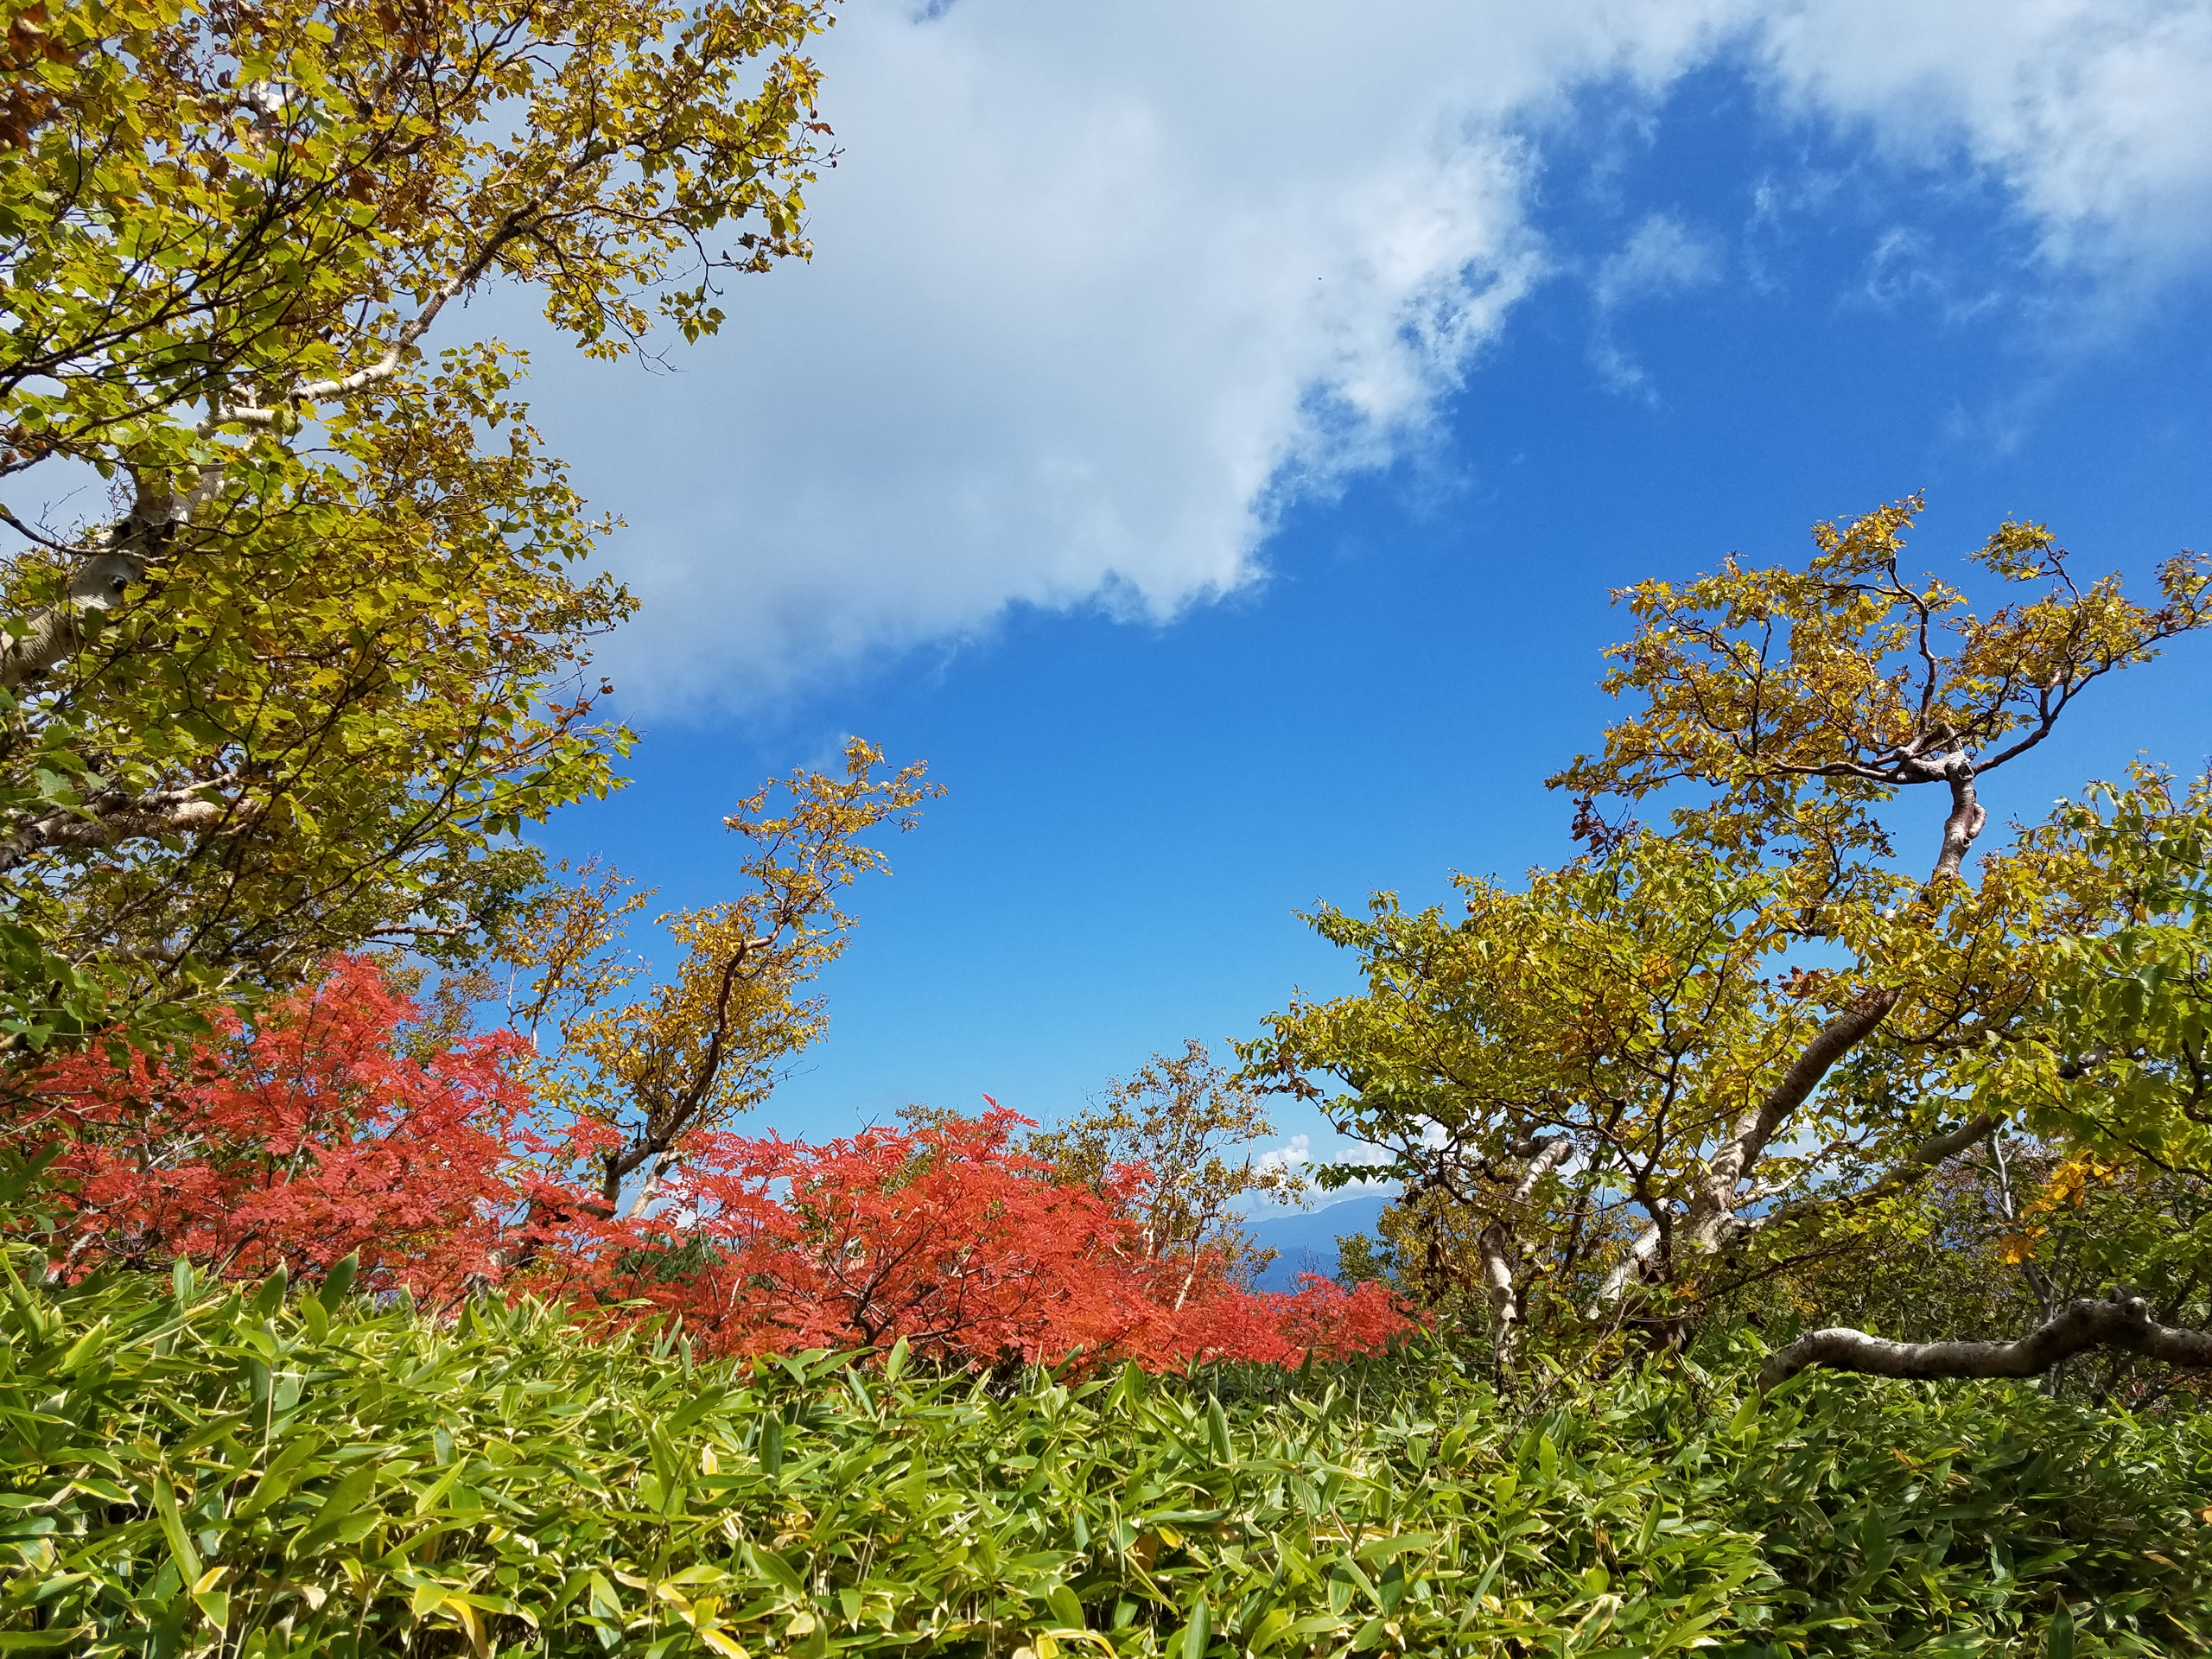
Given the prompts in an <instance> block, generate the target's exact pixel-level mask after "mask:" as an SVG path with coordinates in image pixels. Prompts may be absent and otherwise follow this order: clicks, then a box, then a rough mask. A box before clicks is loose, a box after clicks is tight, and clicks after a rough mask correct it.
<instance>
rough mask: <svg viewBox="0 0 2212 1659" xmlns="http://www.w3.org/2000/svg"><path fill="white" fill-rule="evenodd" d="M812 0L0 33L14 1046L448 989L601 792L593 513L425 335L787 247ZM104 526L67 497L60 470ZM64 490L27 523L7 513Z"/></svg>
mask: <svg viewBox="0 0 2212 1659" xmlns="http://www.w3.org/2000/svg"><path fill="white" fill-rule="evenodd" d="M825 5H826V0H708V3H706V4H703V5H699V6H690V7H681V6H676V5H673V4H666V3H658V0H611V3H599V0H594V3H593V4H589V5H582V4H576V3H569V0H556V3H554V4H551V5H546V4H536V3H534V4H531V5H518V4H514V3H511V0H481V3H480V0H373V3H367V0H331V3H322V0H271V3H261V4H254V5H242V4H238V3H233V0H152V3H151V4H149V5H122V4H119V3H113V0H84V3H72V4H70V5H67V6H63V7H56V6H54V5H53V4H52V3H51V0H0V21H4V28H0V38H4V41H5V42H6V46H5V50H6V52H7V54H8V55H9V59H10V67H11V68H12V69H13V71H14V73H13V74H12V76H11V77H10V89H9V91H8V92H6V94H5V96H4V99H0V248H4V251H3V252H0V322H3V323H4V326H0V478H4V479H6V480H10V485H9V488H10V506H9V507H7V508H0V518H4V522H6V523H8V524H10V525H11V526H12V527H13V528H14V529H15V530H16V531H17V532H18V533H19V534H20V535H21V536H22V538H23V544H22V546H21V547H20V548H18V549H17V550H15V551H14V552H13V553H12V554H11V555H10V557H9V560H8V563H7V565H6V568H5V569H4V570H3V571H0V615H4V618H5V621H6V628H5V635H6V639H5V643H4V644H3V645H0V887H4V916H0V1045H4V1052H6V1053H7V1054H8V1055H10V1056H11V1057H13V1058H12V1060H11V1062H10V1063H11V1064H14V1065H16V1066H17V1067H18V1069H19V1070H20V1069H21V1068H22V1067H25V1066H29V1067H33V1068H35V1065H36V1064H37V1062H36V1060H35V1055H36V1053H37V1052H41V1051H44V1050H48V1049H50V1048H52V1047H54V1046H56V1045H62V1046H67V1045H68V1044H71V1043H76V1042H82V1041H85V1040H87V1039H91V1038H92V1037H94V1036H96V1035H103V1034H105V1035H107V1036H111V1037H117V1038H131V1039H138V1040H147V1041H154V1040H162V1039H168V1038H173V1037H175V1036H177V1035H179V1034H188V1033H190V1032H191V1031H192V1030H193V1029H194V1020H195V1019H196V1017H197V1014H198V1013H199V1012H200V1011H201V1010H205V1009H208V1008H212V1007H218V1006H224V1005H227V1004H230V1003H233V1002H236V1001H238V1000H239V999H241V998H243V997H246V996H249V995H253V994H258V993H261V992H264V991H271V990H282V989H283V988H285V987H287V986H289V985H292V984H295V983H297V982H300V981H301V980H302V979H303V978H305V977H308V976H312V975H313V974H314V973H315V971H317V969H319V967H320V965H321V963H323V962H324V961H325V960H326V959H327V957H328V956H329V955H330V954H331V953H332V952H333V951H334V950H351V949H353V948H355V947H357V946H359V945H362V944H370V943H377V942H382V943H385V944H400V945H405V946H407V947H408V948H410V949H412V950H417V951H422V952H428V953H430V954H433V955H436V954H440V953H444V954H448V955H454V954H458V955H465V954H466V953H467V950H469V949H470V948H471V947H472V944H473V942H474V940H476V939H477V938H479V937H480V933H481V931H482V929H483V928H484V926H485V925H486V924H487V923H492V922H496V921H497V920H498V919H499V918H500V917H501V916H502V915H503V914H505V912H507V911H508V910H510V909H511V908H512V905H513V903H514V902H515V900H516V898H517V896H518V894H519V893H522V892H524V891H525V890H526V889H527V888H528V887H529V886H530V884H531V880H533V878H534V876H535V873H536V866H535V861H534V859H533V858H532V856H531V855H529V854H528V853H527V852H525V851H522V850H519V849H517V848H516V847H515V846H514V845H513V844H512V840H511V837H512V835H513V833H514V832H515V831H516V830H517V829H518V826H519V825H520V824H522V823H524V822H525V821H529V820H532V819H536V818H538V817H543V814H544V813H545V812H547V811H548V810H551V809H552V808H553V807H555V806H557V805H559V804H563V803H564V802H568V801H571V800H575V799H576V798H580V797H583V796H587V795H591V794H594V793H598V792H601V791H604V790H606V789H607V788H608V787H609V786H610V785H611V784H612V782H613V778H612V772H611V765H612V761H613V756H614V755H615V754H616V753H619V752H620V749H621V748H622V747H623V746H624V744H625V743H626V736H625V734H621V733H620V732H619V731H616V730H614V729H612V728H608V727H607V726H606V725H605V724H603V723H602V722H601V721H599V720H598V719H597V718H596V716H595V715H594V699H595V697H596V696H598V695H599V694H600V692H601V691H602V690H604V687H603V686H599V685H597V683H595V682H594V681H593V680H592V679H591V677H589V676H588V674H587V673H586V672H585V670H584V652H585V649H586V647H587V645H588V640H589V639H590V638H591V636H593V635H594V633H596V632H599V631H601V630H603V629H604V628H606V627H607V626H610V625H611V624H613V622H614V621H616V620H619V619H620V617H621V616H623V615H624V614H626V612H627V610H628V608H629V601H628V600H627V599H626V596H624V595H623V594H621V593H620V590H619V589H617V588H614V587H613V586H612V585H611V584H609V583H607V582H605V581H604V580H599V579H586V578H582V577H580V576H578V575H575V574H574V573H575V570H576V569H577V566H578V562H579V561H580V560H582V558H583V557H584V556H586V555H587V554H588V552H589V551H590V550H591V547H592V544H593V540H594V536H595V535H596V534H597V533H598V531H600V530H601V528H603V526H602V525H601V524H594V523H593V522H592V521H590V520H589V519H588V518H586V517H585V516H584V513H583V510H582V504H581V502H580V501H579V500H578V499H577V498H576V497H575V494H574V493H573V492H572V491H571V490H570V489H569V486H568V483H567V481H566V479H565V476H564V474H563V470H562V468H561V467H560V465H559V463H558V462H557V461H553V460H551V459H550V458H549V457H547V456H546V455H545V454H543V452H542V450H541V449H540V448H539V447H538V445H537V439H536V436H535V435H534V433H533V432H532V431H531V429H530V427H529V424H528V421H527V414H526V410H524V407H523V406H522V405H521V404H518V403H517V402H516V401H515V400H514V398H513V397H512V381H513V378H514V377H515V375H516V373H517V372H518V367H519V364H520V359H519V355H518V353H513V352H512V351H510V350H509V349H507V348H506V347H505V346H501V345H500V344H499V343H498V342H496V341H488V340H486V341H463V342H461V343H458V344H455V345H453V346H448V347H446V348H444V349H443V350H442V351H441V352H439V353H438V354H437V355H435V356H432V355H430V354H429V353H431V351H432V332H433V328H434V326H435V325H437V324H438V323H439V322H440V321H441V319H442V318H446V317H448V315H452V314H454V313H455V312H457V310H458V308H457V307H454V304H453V302H454V301H456V300H463V301H465V300H466V299H467V297H468V296H470V295H472V294H473V293H475V292H477V291H480V289H482V288H483V287H484V286H485V285H486V283H515V282H519V283H524V284H526V285H529V286H531V287H533V288H535V289H537V290H538V291H539V292H540V293H542V294H543V296H544V300H545V304H546V312H547V315H548V316H549V318H550V321H552V322H553V323H554V325H555V326H556V327H558V328H560V329H562V330H563V331H564V332H566V333H568V334H571V335H573V336H575V338H576V339H577V340H580V341H581V342H582V345H583V346H584V347H585V348H586V349H587V350H588V351H591V352H594V353H600V354H615V353H620V352H623V351H626V350H628V349H630V348H631V346H632V344H633V342H634V341H635V340H637V339H638V337H639V335H640V334H642V332H643V331H644V330H645V328H646V327H647V326H648V324H649V323H650V321H652V317H653V315H655V314H656V313H658V315H660V316H661V317H662V318H663V319H664V320H665V321H669V322H671V323H673V324H674V325H675V326H676V327H677V328H678V329H679V330H680V331H681V332H682V333H683V334H685V335H687V336H695V335H696V334H700V333H702V332H710V331H712V330H713V329H714V328H715V327H716V326H717V325H718V324H719V322H720V321H721V310H720V309H719V308H718V307H717V305H716V304H715V296H716V288H715V283H716V279H717V278H718V277H719V276H720V275H721V274H722V273H727V272H733V271H748V270H764V269H766V267H767V266H768V265H769V264H772V262H773V261H775V260H777V259H779V258H782V257H788V256H791V255H794V254H803V253H804V243H803V242H802V241H801V239H800V238H799V235H798V214H799V212H800V208H801V198H800V190H801V188H802V186H803V185H804V183H805V182H806V181H807V180H808V179H809V178H810V176H811V171H810V169H811V168H812V167H813V166H814V164H815V162H816V161H817V157H818V156H819V154H820V151H819V149H818V147H817V137H818V135H819V134H821V133H822V132H823V131H825V130H826V129H824V128H823V127H822V126H821V125H820V124H819V123H818V122H817V120H816V119H815V118H814V99H815V93H816V87H817V79H816V75H815V72H814V69H813V67H812V66H811V65H810V63H809V62H808V61H807V60H806V59H805V58H804V56H803V55H802V51H803V48H804V45H805V43H806V41H807V39H808V37H809V36H810V35H811V34H813V33H814V32H816V31H817V30H818V29H820V28H821V27H822V26H823V23H824V22H825V21H826V18H825ZM86 469H90V471H91V473H92V474H96V475H97V476H98V478H99V479H101V480H105V482H106V484H107V486H109V490H110V495H109V499H108V500H107V501H106V503H105V505H104V506H103V507H101V508H99V509H97V510H95V511H93V512H90V513H81V512H73V511H71V510H70V509H69V508H67V506H66V505H64V504H63V503H62V502H61V501H60V499H59V498H58V496H57V494H56V493H57V492H60V491H64V490H67V489H68V488H71V487H73V486H74V484H75V483H76V482H77V481H78V480H81V479H82V478H83V477H84V476H85V475H86ZM41 494H43V495H45V496H46V497H47V498H48V500H49V502H50V504H51V505H50V510H48V511H47V512H41V510H40V509H38V508H36V507H35V506H33V505H31V503H32V502H35V501H36V500H37V499H39V498H40V496H41Z"/></svg>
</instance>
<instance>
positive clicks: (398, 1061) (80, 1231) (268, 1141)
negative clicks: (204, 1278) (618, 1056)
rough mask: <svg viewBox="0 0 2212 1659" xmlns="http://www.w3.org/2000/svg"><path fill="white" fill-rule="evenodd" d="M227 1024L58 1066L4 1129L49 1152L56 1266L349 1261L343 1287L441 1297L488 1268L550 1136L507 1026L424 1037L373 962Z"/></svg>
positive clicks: (302, 1270)
mask: <svg viewBox="0 0 2212 1659" xmlns="http://www.w3.org/2000/svg"><path fill="white" fill-rule="evenodd" d="M215 1027H216V1028H215V1030H214V1031H213V1033H210V1034H209V1035H208V1036H207V1037H206V1038H204V1039H201V1040H200V1042H199V1043H197V1044H195V1045H194V1046H191V1047H190V1048H188V1049H185V1050H182V1051H181V1052H160V1053H156V1054H150V1055H149V1054H143V1053H129V1054H125V1055H124V1056H121V1057H119V1058H111V1057H109V1056H108V1055H107V1054H105V1052H100V1051H98V1050H94V1051H91V1052H81V1051H80V1052H75V1053H71V1054H67V1055H63V1056H60V1057H58V1058H55V1059H54V1061H53V1062H52V1063H50V1064H49V1065H48V1067H47V1068H46V1070H45V1071H44V1073H43V1074H42V1076H41V1079H40V1085H41V1086H40V1091H39V1096H38V1109H36V1110H35V1111H19V1112H17V1113H16V1114H14V1115H13V1116H11V1117H10V1119H9V1120H8V1121H7V1122H6V1123H5V1125H4V1126H0V1149H4V1151H5V1152H6V1153H8V1154H12V1155H13V1156H14V1157H15V1158H17V1159H26V1160H27V1159H30V1158H35V1157H37V1156H39V1155H40V1154H41V1153H42V1154H44V1155H45V1156H46V1158H47V1159H48V1166H47V1170H46V1173H47V1179H48V1183H49V1185H50V1189H51V1190H50V1191H49V1192H48V1193H47V1195H46V1198H47V1202H48V1209H49V1210H50V1211H52V1228H53V1232H52V1236H51V1237H50V1239H49V1240H48V1249H49V1252H50V1253H51V1254H52V1255H53V1256H54V1268H53V1271H54V1273H55V1274H59V1275H60V1276H62V1277H65V1278H75V1277H79V1276H81V1275H83V1274H86V1273H89V1272H92V1271H95V1270H98V1269H102V1268H138V1269H154V1270H160V1271H164V1272H165V1271H167V1270H168V1268H169V1265H170V1264H171V1263H172V1262H175V1260H176V1259H177V1258H179V1257H188V1258H189V1259H191V1260H193V1261H195V1262H200V1264H202V1265H203V1266H205V1267H207V1268H211V1269H213V1271H215V1272H217V1273H219V1274H225V1275H226V1276H228V1277H232V1278H238V1279H249V1280H259V1279H262V1278H264V1277H265V1276H266V1275H268V1274H270V1273H271V1272H274V1271H277V1270H280V1269H281V1270H283V1272H284V1273H285V1274H288V1275H289V1278H290V1279H291V1280H292V1281H295V1282H318V1281H321V1280H322V1279H323V1278H324V1276H325V1275H326V1274H328V1273H330V1272H332V1271H333V1270H334V1269H335V1268H337V1267H338V1264H339V1263H340V1262H346V1263H347V1266H346V1268H344V1269H343V1270H342V1271H343V1275H344V1277H345V1279H346V1282H348V1283H358V1284H359V1287H361V1288H363V1289H365V1290H371V1291H378V1292H389V1291H392V1290H397V1289H401V1288H404V1289H408V1290H410V1291H412V1292H414V1293H415V1294H416V1295H418V1296H419V1297H422V1298H423V1299H425V1300H428V1301H429V1302H430V1303H431V1304H432V1305H436V1304H439V1303H442V1302H448V1301H450V1300H451V1299H453V1298H454V1297H456V1296H458V1295H459V1294H461V1293H462V1292H463V1291H464V1290H465V1289H466V1288H467V1287H468V1286H469V1285H471V1284H472V1283H476V1282H481V1281H484V1279H485V1278H486V1276H487V1274H490V1273H491V1272H492V1271H493V1270H494V1269H495V1267H496V1252H497V1250H498V1249H499V1244H500V1242H501V1238H502V1228H503V1224H505V1222H506V1221H507V1220H508V1219H509V1218H510V1217H511V1216H512V1214H513V1212H514V1210H515V1206H516V1204H517V1201H518V1197H519V1192H518V1187H517V1185H516V1184H515V1180H514V1177H515V1175H516V1173H517V1172H518V1169H519V1168H521V1167H523V1166H522V1164H521V1163H520V1161H519V1160H518V1154H520V1153H522V1152H524V1150H525V1149H526V1148H528V1147H530V1146H531V1144H532V1143H533V1141H535V1138H536V1137H535V1134H534V1129H533V1125H532V1122H531V1116H532V1115H531V1100H530V1095H529V1091H528V1090H527V1089H526V1088H525V1087H524V1085H523V1082H522V1079H521V1077H520V1075H519V1073H518V1070H517V1068H516V1067H515V1066H514V1065H513V1064H512V1061H513V1059H514V1051H515V1049H516V1048H517V1046H518V1042H519V1039H517V1038H516V1037H515V1036H514V1035H513V1033H505V1032H502V1033H489V1034H482V1035H476V1036H465V1037H459V1038H454V1039H448V1038H447V1036H446V1034H445V1033H440V1032H437V1031H435V1029H433V1030H430V1031H427V1032H426V1031H424V1030H423V1029H422V1010H421V1009H420V1008H419V1007H417V1005H416V1003H415V1002H414V1001H411V1000H410V999H409V998H408V997H407V996H406V995H404V993H403V992H402V990H401V988H399V987H398V986H397V985H395V984H394V983H393V982H392V979H391V976H390V975H388V974H387V973H386V971H385V969H383V967H382V966H380V965H379V964H378V963H374V962H372V961H369V960H366V959H364V958H353V959H349V960H341V961H340V962H338V963H334V964H332V967H331V970H330V971H329V973H328V974H327V976H324V977H323V978H322V979H321V981H320V982H317V983H316V984H315V985H313V986H311V987H308V988H302V990H299V991H297V992H295V993H293V994H292V995H289V996H286V997H284V998H282V999H280V1000H278V1001H274V1002H271V1003H268V1004H265V1005H264V1007H262V1008H261V1009H260V1010H259V1011H258V1015H257V1018H256V1019H255V1020H253V1022H252V1023H251V1024H249V1023H247V1022H246V1021H245V1020H242V1019H240V1018H239V1017H238V1016H237V1015H236V1014H231V1013H228V1012H226V1013H225V1014H223V1015H222V1016H221V1017H220V1018H219V1020H217V1021H216V1022H215ZM425 1039H427V1040H425ZM11 1220H12V1221H14V1222H18V1223H19V1222H20V1221H21V1220H22V1217H13V1218H11ZM357 1270H358V1274H359V1277H358V1279H357V1278H356V1277H355V1274H356V1272H357Z"/></svg>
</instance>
